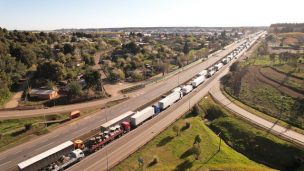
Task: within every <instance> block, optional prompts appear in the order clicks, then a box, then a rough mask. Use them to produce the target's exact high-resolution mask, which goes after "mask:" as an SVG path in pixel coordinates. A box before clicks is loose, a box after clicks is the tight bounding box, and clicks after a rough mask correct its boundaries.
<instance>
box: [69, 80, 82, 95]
mask: <svg viewBox="0 0 304 171" xmlns="http://www.w3.org/2000/svg"><path fill="white" fill-rule="evenodd" d="M68 94H69V96H70V97H75V96H76V97H77V96H81V95H82V87H81V85H80V83H79V82H77V81H72V82H70V83H69V84H68Z"/></svg>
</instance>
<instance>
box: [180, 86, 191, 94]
mask: <svg viewBox="0 0 304 171" xmlns="http://www.w3.org/2000/svg"><path fill="white" fill-rule="evenodd" d="M192 90H193V86H192V85H189V84H188V85H185V86H183V87H182V92H183V95H186V94H188V93H190V92H191V91H192Z"/></svg>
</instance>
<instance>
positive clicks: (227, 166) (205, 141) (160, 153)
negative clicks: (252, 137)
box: [112, 116, 271, 171]
mask: <svg viewBox="0 0 304 171" xmlns="http://www.w3.org/2000/svg"><path fill="white" fill-rule="evenodd" d="M186 122H189V123H190V124H191V126H190V128H188V129H186V130H184V131H181V133H180V135H179V136H176V133H175V132H173V130H172V127H173V125H171V126H170V127H169V128H168V129H166V130H165V131H164V132H162V133H161V134H160V135H158V136H157V137H156V138H154V139H153V140H152V141H150V142H149V143H148V144H147V145H145V146H144V147H143V148H142V149H140V150H139V151H137V152H135V153H134V154H132V155H131V156H130V157H129V158H127V159H126V160H124V161H123V162H122V163H120V164H119V165H117V166H116V167H114V168H113V169H112V170H132V171H133V170H141V169H139V167H138V161H137V159H138V157H141V158H143V159H144V170H186V169H190V170H207V169H221V170H256V171H258V170H271V169H270V168H267V167H265V166H263V165H261V164H257V163H255V162H253V161H251V160H249V159H248V158H247V157H245V156H244V155H242V154H240V153H238V152H236V151H234V150H233V149H232V148H231V147H229V146H228V145H226V144H225V142H223V141H222V145H221V150H220V151H218V146H219V138H218V136H217V135H216V134H215V133H214V132H212V131H211V130H210V129H209V128H208V127H207V126H206V125H205V124H204V122H203V121H202V120H201V118H200V117H198V116H196V117H187V118H182V119H180V120H178V121H177V122H176V123H175V124H174V125H178V126H179V127H180V128H182V127H183V126H184V125H185V123H186ZM196 135H200V137H201V139H202V142H201V143H200V148H201V155H200V158H199V160H195V158H194V156H193V155H192V154H191V152H190V151H189V149H190V148H191V147H192V145H193V142H194V138H195V136H196ZM154 156H157V157H158V158H159V162H158V163H157V164H155V165H153V166H149V164H150V163H151V162H152V160H153V157H154Z"/></svg>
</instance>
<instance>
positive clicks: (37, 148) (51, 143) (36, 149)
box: [34, 142, 54, 151]
mask: <svg viewBox="0 0 304 171" xmlns="http://www.w3.org/2000/svg"><path fill="white" fill-rule="evenodd" d="M53 143H54V142H51V143H48V144H46V145H44V146H42V147H39V148H36V149H35V150H34V151H37V150H39V149H41V148H43V147H45V146H48V145H51V144H53Z"/></svg>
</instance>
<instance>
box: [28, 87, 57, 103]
mask: <svg viewBox="0 0 304 171" xmlns="http://www.w3.org/2000/svg"><path fill="white" fill-rule="evenodd" d="M57 96H58V92H57V91H55V90H48V89H32V90H31V92H30V97H35V98H38V99H42V100H51V99H54V98H56V97H57Z"/></svg>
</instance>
